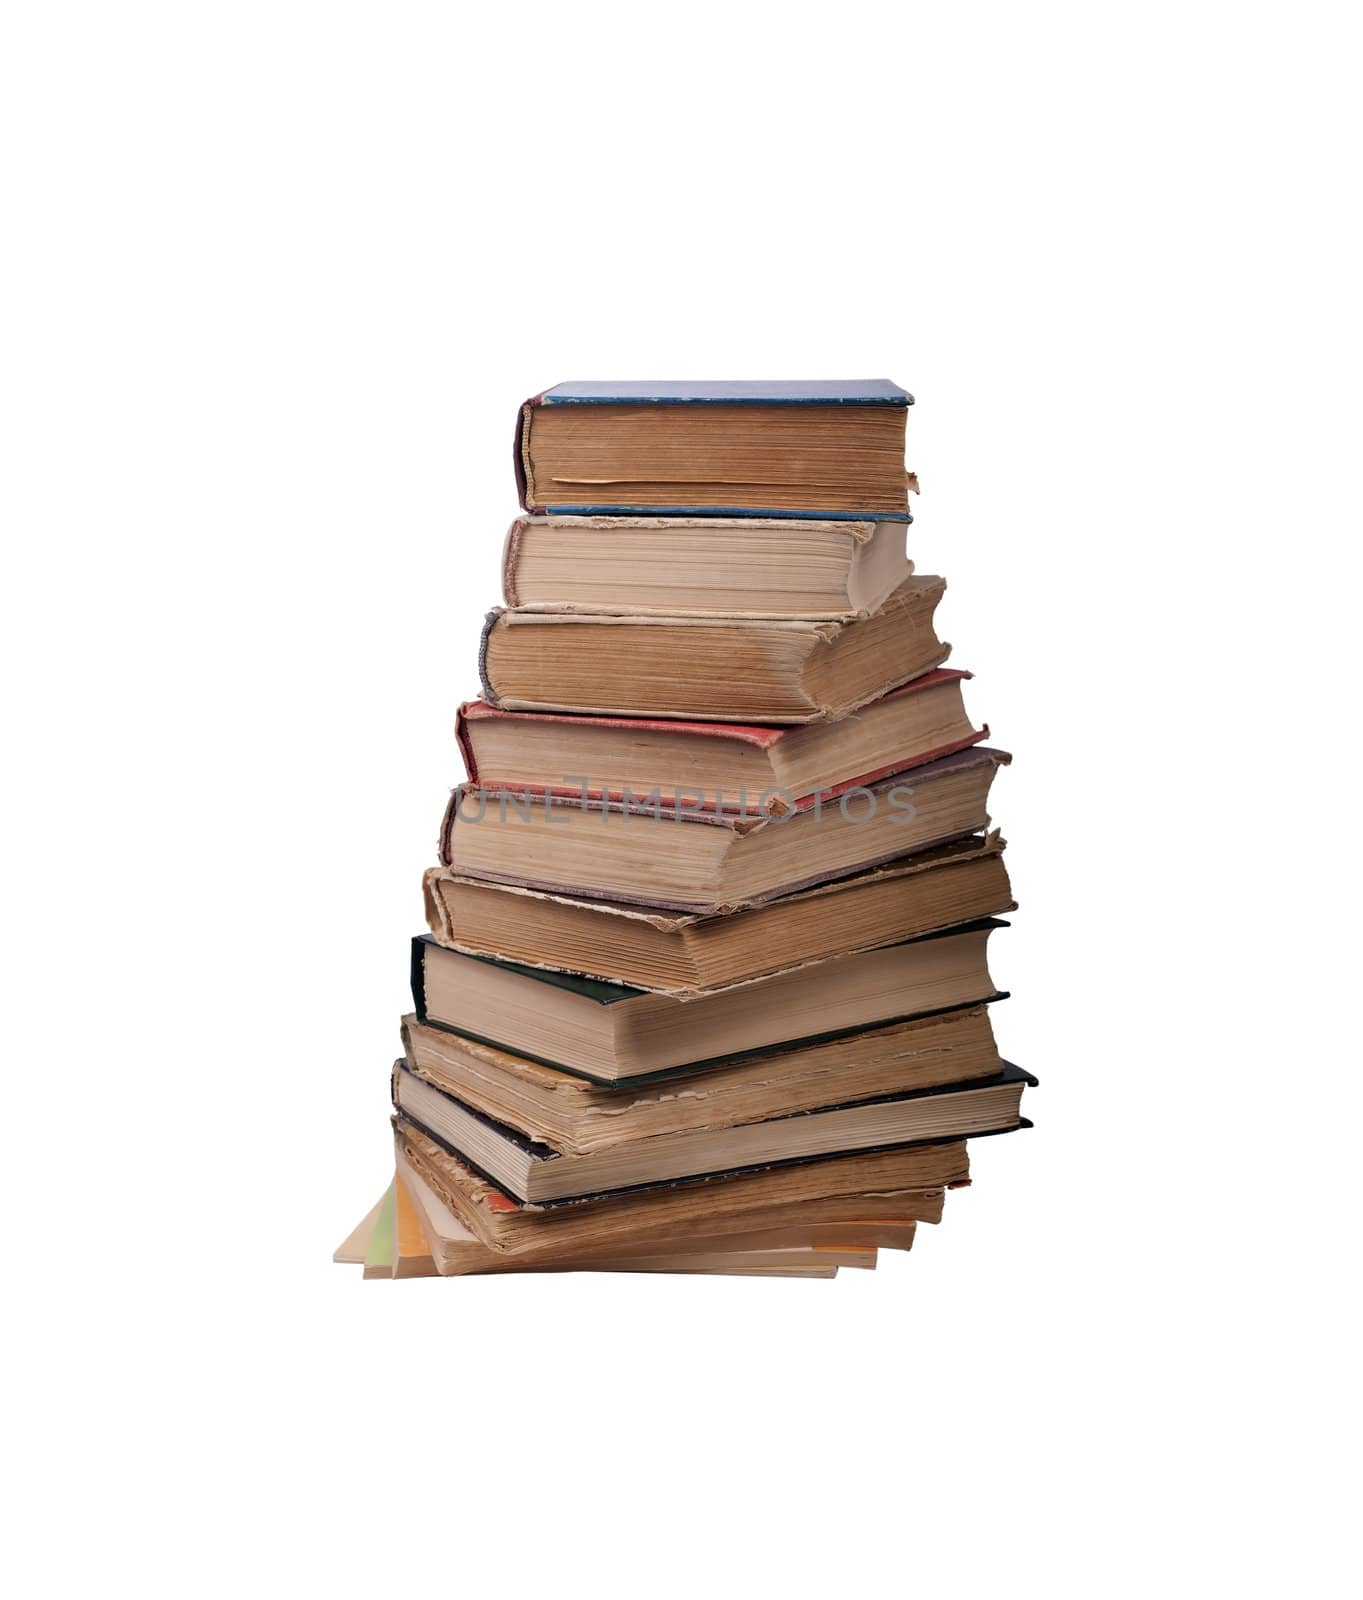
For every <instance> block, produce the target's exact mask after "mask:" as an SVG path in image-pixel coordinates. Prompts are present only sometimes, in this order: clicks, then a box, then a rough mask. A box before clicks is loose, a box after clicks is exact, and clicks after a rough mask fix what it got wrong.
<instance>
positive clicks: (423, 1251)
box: [393, 1173, 437, 1278]
mask: <svg viewBox="0 0 1363 1600" xmlns="http://www.w3.org/2000/svg"><path fill="white" fill-rule="evenodd" d="M393 1198H394V1202H395V1204H394V1216H393V1229H394V1252H393V1276H394V1277H395V1278H434V1277H436V1276H437V1271H436V1265H435V1258H434V1256H433V1255H432V1253H431V1246H430V1244H429V1242H428V1241H427V1238H426V1233H425V1230H424V1229H423V1227H422V1225H421V1218H420V1216H419V1215H418V1212H417V1209H416V1207H415V1206H414V1205H413V1204H412V1196H411V1192H410V1191H409V1190H408V1188H407V1185H406V1184H405V1183H404V1182H403V1180H402V1175H401V1173H399V1174H398V1175H397V1176H396V1177H395V1178H394V1180H393Z"/></svg>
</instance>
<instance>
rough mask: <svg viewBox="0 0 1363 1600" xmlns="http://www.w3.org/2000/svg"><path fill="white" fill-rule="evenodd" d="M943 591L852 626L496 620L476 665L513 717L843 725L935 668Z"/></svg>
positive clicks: (935, 589) (928, 587)
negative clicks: (555, 714)
mask: <svg viewBox="0 0 1363 1600" xmlns="http://www.w3.org/2000/svg"><path fill="white" fill-rule="evenodd" d="M945 589H946V584H945V582H944V581H943V580H942V579H941V578H938V577H933V576H923V577H919V576H917V575H915V576H913V577H910V578H906V579H905V580H904V582H903V583H901V584H900V585H899V587H898V588H897V589H896V590H895V591H894V593H893V594H891V595H890V597H889V598H888V599H887V600H886V601H885V602H884V603H883V604H882V605H881V607H880V608H879V610H877V611H876V612H874V613H873V614H872V615H870V616H868V617H865V618H862V619H859V620H856V621H852V622H802V621H798V620H797V621H791V620H773V619H761V618H742V617H697V616H690V617H685V616H682V617H677V616H673V617H664V616H652V615H641V614H638V613H628V614H621V615H588V614H586V613H583V612H577V611H529V610H512V611H503V610H494V611H493V612H491V613H490V614H489V616H488V620H487V625H486V627H485V628H484V630H483V640H482V646H481V650H480V653H479V660H478V667H479V672H480V674H481V677H482V682H483V696H484V698H485V699H486V700H487V701H488V702H489V703H490V704H492V705H499V706H503V707H505V708H506V709H507V710H509V711H575V712H583V713H587V714H589V715H599V716H620V717H668V718H678V717H680V718H689V719H693V720H696V721H701V722H745V723H751V722H819V721H827V720H829V719H830V718H834V717H845V716H847V715H848V714H849V713H850V712H853V711H855V710H857V709H858V708H859V707H861V706H864V705H867V704H868V703H869V702H870V701H872V700H876V699H878V698H879V697H880V696H881V695H883V694H886V693H887V692H888V691H889V690H891V689H897V688H898V687H899V686H900V684H904V683H908V682H909V681H910V680H911V679H913V678H917V677H919V676H921V675H922V674H923V673H925V672H930V671H931V670H932V668H933V667H937V666H940V665H941V664H942V662H943V661H945V660H946V658H947V656H948V655H949V654H950V652H951V646H950V645H948V644H943V643H942V641H941V640H940V639H939V638H938V637H937V634H936V632H935V631H934V629H933V620H932V619H933V613H934V612H935V611H936V609H937V603H938V601H939V600H940V599H941V598H942V594H943V592H944V591H945Z"/></svg>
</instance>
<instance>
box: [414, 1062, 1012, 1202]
mask: <svg viewBox="0 0 1363 1600" xmlns="http://www.w3.org/2000/svg"><path fill="white" fill-rule="evenodd" d="M1035 1082H1036V1080H1035V1079H1034V1078H1033V1077H1031V1076H1030V1074H1028V1073H1025V1072H1023V1071H1021V1070H1020V1069H1019V1068H1017V1067H1015V1066H1012V1065H1011V1064H1005V1066H1004V1067H1003V1070H1002V1071H1001V1072H999V1073H997V1074H996V1075H995V1076H994V1077H992V1078H987V1079H983V1080H981V1081H979V1082H976V1083H968V1084H965V1083H963V1084H951V1085H946V1086H944V1087H941V1088H932V1089H915V1090H911V1091H909V1092H908V1093H905V1094H899V1095H893V1096H887V1097H884V1098H880V1099H875V1100H865V1101H861V1102H860V1103H858V1104H856V1105H833V1106H822V1107H817V1108H811V1109H809V1110H807V1111H800V1112H795V1113H792V1114H789V1115H786V1116H782V1117H772V1118H768V1119H766V1120H765V1121H762V1122H750V1123H744V1124H741V1125H739V1126H736V1127H729V1128H722V1129H712V1128H703V1129H696V1130H689V1131H686V1132H682V1133H675V1134H656V1135H653V1136H651V1137H648V1138H644V1139H639V1140H633V1141H629V1142H625V1143H620V1144H616V1145H613V1146H610V1147H608V1148H606V1149H604V1150H600V1151H593V1152H590V1153H584V1154H567V1153H564V1152H562V1151H558V1150H555V1149H553V1148H552V1147H551V1146H549V1145H546V1144H544V1143H542V1142H541V1141H539V1140H537V1139H534V1138H531V1137H529V1136H528V1135H526V1134H524V1133H522V1132H521V1131H520V1130H519V1129H517V1128H513V1127H511V1126H509V1125H508V1124H506V1123H503V1122H496V1121H494V1120H493V1119H492V1118H491V1117H489V1116H487V1115H485V1114H484V1113H482V1112H480V1111H477V1110H475V1109H474V1108H473V1107H471V1106H469V1105H466V1104H465V1103H464V1102H463V1101H460V1100H456V1099H455V1098H454V1097H453V1096H452V1095H450V1094H448V1093H446V1092H444V1091H443V1090H441V1089H438V1088H436V1087H435V1085H434V1084H432V1083H430V1082H428V1081H426V1080H425V1079H423V1078H420V1077H418V1076H417V1075H416V1074H415V1073H413V1072H412V1071H410V1070H409V1068H408V1067H407V1065H406V1063H405V1062H401V1061H400V1062H398V1063H397V1065H396V1067H395V1068H394V1072H393V1104H394V1106H395V1107H396V1108H397V1111H398V1112H399V1114H400V1115H401V1116H402V1118H403V1119H404V1120H405V1121H407V1122H409V1123H411V1124H413V1125H414V1126H416V1127H418V1128H421V1129H423V1130H424V1131H425V1132H426V1133H428V1134H430V1135H431V1136H433V1137H434V1138H436V1139H438V1140H440V1141H441V1143H443V1144H444V1145H446V1147H447V1148H449V1149H450V1150H452V1151H454V1152H455V1153H456V1154H457V1155H459V1156H460V1157H461V1158H462V1159H463V1160H465V1161H466V1162H468V1163H469V1165H470V1166H472V1167H474V1168H475V1169H476V1170H478V1171H479V1172H483V1173H485V1174H486V1175H487V1176H488V1177H489V1178H491V1179H492V1181H493V1182H494V1183H496V1184H497V1185H499V1187H501V1188H502V1189H504V1190H506V1192H507V1193H509V1194H511V1195H513V1196H514V1197H515V1198H517V1199H519V1200H523V1201H526V1202H529V1203H532V1204H548V1203H550V1202H553V1201H561V1200H571V1199H582V1198H585V1197H591V1198H594V1199H598V1200H599V1199H604V1198H606V1197H607V1196H608V1195H612V1194H615V1193H619V1192H621V1191H628V1190H634V1189H640V1188H645V1187H649V1186H653V1185H657V1184H659V1183H666V1182H669V1181H672V1180H675V1179H680V1178H693V1177H698V1176H712V1175H719V1174H723V1175H726V1176H734V1175H737V1174H739V1173H743V1172H748V1171H752V1170H766V1169H768V1168H771V1167H773V1166H777V1165H790V1164H797V1163H804V1162H808V1161H811V1160H815V1159H823V1158H828V1157H832V1156H839V1155H846V1154H848V1153H850V1152H852V1151H858V1150H885V1149H889V1148H891V1147H899V1146H908V1145H915V1146H917V1145H923V1144H927V1143H934V1142H946V1141H948V1140H952V1139H959V1138H963V1137H965V1136H966V1135H967V1134H969V1135H975V1136H978V1135H980V1134H985V1133H1006V1132H1010V1131H1012V1130H1013V1129H1015V1128H1018V1127H1020V1126H1021V1125H1022V1117H1021V1112H1020V1110H1019V1107H1020V1105H1021V1101H1022V1091H1023V1088H1024V1087H1025V1086H1026V1085H1028V1084H1035Z"/></svg>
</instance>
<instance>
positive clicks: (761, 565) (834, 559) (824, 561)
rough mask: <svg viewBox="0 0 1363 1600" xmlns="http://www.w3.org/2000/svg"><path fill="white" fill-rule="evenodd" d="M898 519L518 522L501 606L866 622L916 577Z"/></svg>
mask: <svg viewBox="0 0 1363 1600" xmlns="http://www.w3.org/2000/svg"><path fill="white" fill-rule="evenodd" d="M904 543H905V524H904V523H902V522H864V521H861V522H859V521H844V522H804V521H799V520H793V519H789V518H777V517H518V518H517V519H516V521H515V522H513V523H512V524H511V528H510V531H509V532H508V533H507V536H506V545H505V548H504V551H503V557H502V598H503V600H505V601H506V603H507V605H508V606H521V607H525V608H526V609H530V610H550V611H557V610H562V611H590V612H604V613H610V612H621V611H633V612H652V613H655V614H657V615H661V616H685V615H696V614H702V615H703V614H719V615H721V616H730V617H733V616H744V617H806V618H810V619H812V620H822V619H844V620H845V619H848V618H851V617H864V616H867V615H869V614H870V613H871V612H872V611H875V610H877V609H878V608H879V607H880V606H881V605H882V604H883V603H884V601H886V600H888V599H889V597H890V595H891V594H893V593H894V591H895V590H896V589H897V588H898V587H899V585H900V584H901V583H903V581H904V579H905V578H907V577H908V576H909V573H910V572H911V571H912V570H913V568H912V564H911V563H910V562H909V560H908V558H907V556H906V555H905V552H904Z"/></svg>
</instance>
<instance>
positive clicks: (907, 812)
mask: <svg viewBox="0 0 1363 1600" xmlns="http://www.w3.org/2000/svg"><path fill="white" fill-rule="evenodd" d="M1009 759H1010V758H1009V756H1008V755H1006V754H1005V753H1004V752H1003V751H1001V750H994V749H991V748H989V747H988V746H986V745H977V746H975V747H974V748H973V749H969V750H962V751H960V752H958V753H957V754H956V755H951V756H946V757H944V758H943V759H942V760H940V761H932V762H929V763H928V764H927V765H926V766H922V767H916V768H914V769H913V770H911V771H909V772H904V773H899V774H896V775H895V776H894V777H890V778H882V779H881V780H880V781H879V782H878V783H874V784H869V785H865V786H861V787H858V788H856V789H849V790H846V791H844V792H843V793H842V794H841V795H840V796H839V797H838V798H837V799H836V800H835V801H830V802H828V803H827V804H825V803H823V802H822V801H820V802H816V804H815V805H813V806H811V807H808V808H806V809H804V810H801V811H796V812H793V813H791V814H789V815H786V816H781V817H748V816H734V815H731V814H729V813H718V812H709V811H685V812H676V811H672V810H668V809H664V808H662V807H659V806H657V805H654V804H652V803H651V802H645V801H633V800H624V801H617V800H609V801H607V800H596V801H575V800H567V799H563V798H561V797H555V796H547V795H531V794H510V793H507V792H506V791H490V790H485V789H478V788H473V787H471V786H466V787H464V788H462V789H459V790H456V791H455V794H454V796H453V797H452V799H451V802H450V805H449V807H448V808H447V810H446V815H445V821H444V824H443V826H442V837H441V864H442V865H443V866H446V867H452V868H453V869H454V871H455V872H456V873H457V874H458V875H459V876H460V877H465V878H478V879H483V880H485V881H489V882H493V883H511V884H519V885H521V886H524V887H528V888H535V889H549V890H553V891H558V892H563V893H567V894H575V895H585V896H587V897H589V898H593V899H606V900H622V901H626V902H628V903H632V904H636V905H648V906H661V907H665V908H667V909H671V910H680V911H709V912H715V911H732V910H736V909H738V908H739V907H742V906H751V905H757V904H760V903H761V902H763V901H767V900H773V899H775V898H777V897H778V896H780V895H784V894H791V893H793V892H794V891H795V890H797V889H804V888H811V887H813V886H814V885H815V884H820V883H828V882H831V881H833V880H834V879H837V878H847V877H853V876H855V875H857V874H858V873H861V872H864V871H865V870H866V869H867V868H868V867H874V866H879V865H881V864H883V863H884V862H887V861H893V860H894V859H895V858H896V857H899V856H904V855H909V854H911V853H912V852H914V851H916V850H925V849H927V848H929V847H930V846H932V845H937V844H945V843H947V842H948V841H949V840H952V839H959V838H963V837H965V836H966V835H968V834H972V833H975V832H978V831H979V830H980V829H983V828H987V827H988V825H989V812H988V810H987V802H988V798H989V790H990V787H991V785H992V784H993V782H994V774H995V773H996V771H997V770H998V768H999V767H1000V766H1002V765H1004V764H1005V763H1006V762H1007V761H1008V760H1009Z"/></svg>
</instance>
